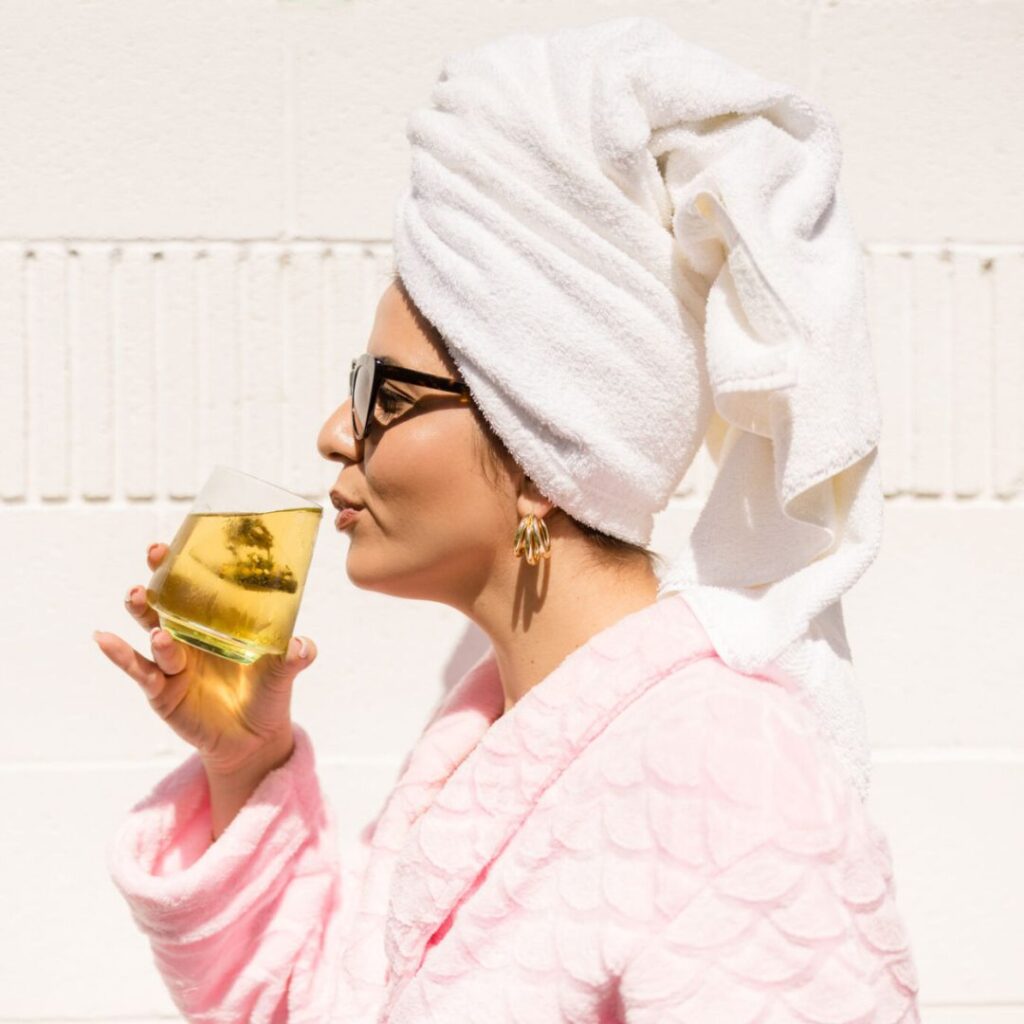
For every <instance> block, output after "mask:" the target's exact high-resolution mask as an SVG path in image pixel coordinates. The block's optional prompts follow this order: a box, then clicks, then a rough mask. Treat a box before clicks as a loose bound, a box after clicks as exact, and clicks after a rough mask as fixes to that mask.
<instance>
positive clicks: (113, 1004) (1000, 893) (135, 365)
mask: <svg viewBox="0 0 1024 1024" xmlns="http://www.w3.org/2000/svg"><path fill="white" fill-rule="evenodd" d="M624 13H646V14H654V15H657V16H660V17H663V18H664V19H666V20H667V21H669V22H670V23H671V24H673V25H674V26H675V27H676V29H677V30H678V31H679V32H680V33H681V34H683V35H685V36H688V37H689V38H691V39H692V40H693V41H695V42H698V43H701V44H703V45H707V46H710V47H712V48H715V49H718V50H720V51H722V52H723V53H725V54H727V55H729V56H731V57H733V58H734V59H737V60H739V61H741V62H743V63H747V64H749V65H751V66H752V67H754V68H756V69H758V70H760V71H762V72H763V73H765V74H768V75H769V76H773V77H778V78H781V79H783V80H786V81H789V82H790V83H791V84H793V85H795V86H796V87H797V88H800V89H802V90H804V91H806V92H807V93H808V94H810V95H812V96H815V97H817V98H818V99H820V100H821V101H822V102H824V103H825V104H826V105H827V106H828V107H829V108H830V109H831V110H832V112H833V113H834V114H835V115H836V117H837V119H838V121H839V123H840V128H841V131H842V133H843V140H844V152H845V159H844V164H843V172H842V187H843V190H844V192H845V195H846V198H847V202H848V204H849V207H850V211H851V214H852V216H853V218H854V221H855V224H856V226H857V228H858V231H859V233H860V236H861V237H862V239H863V242H864V247H865V250H866V254H867V258H868V272H869V282H868V283H869V293H870V299H871V316H872V328H873V338H874V343H875V350H876V359H877V368H878V374H879V381H880V385H881V389H882V395H883V401H884V412H883V417H884V437H883V442H882V445H881V456H882V475H883V480H884V484H885V487H886V492H887V495H888V506H887V514H886V536H885V540H884V544H883V549H882V552H881V554H880V556H879V558H878V560H877V562H876V563H875V565H874V566H873V567H872V568H871V569H870V570H869V572H868V573H867V574H866V575H865V577H864V578H863V579H862V581H861V582H860V584H859V585H858V586H857V587H856V588H855V589H854V591H853V592H852V593H851V594H850V596H849V597H848V599H847V601H846V602H845V607H846V615H847V623H848V632H849V635H850V640H851V643H852V645H853V649H854V652H855V656H856V659H857V665H858V669H859V672H860V675H861V679H862V682H863V688H864V694H865V699H866V702H867V706H868V715H869V722H870V725H871V737H872V742H873V746H874V769H873V776H874V782H873V789H872V794H871V796H870V806H871V811H872V813H873V815H874V817H875V818H876V820H877V821H878V822H879V823H880V824H881V825H882V827H883V828H884V829H885V831H886V833H887V835H888V837H889V839H890V843H891V846H892V850H893V857H894V864H895V870H896V882H897V893H898V901H899V903H900V905H901V907H902V909H903V912H904V915H905V917H906V920H907V924H908V929H909V931H910V933H911V937H912V940H913V943H914V949H915V955H916V959H917V962H918V967H919V970H920V975H921V995H922V1006H923V1015H924V1019H925V1020H926V1021H927V1022H928V1024H996V1022H998V1024H1009V1022H1010V1021H1024V929H1022V928H1021V925H1020V922H1021V920H1022V918H1024V885H1022V884H1021V881H1020V871H1021V862H1022V854H1024V818H1022V815H1021V813H1020V809H1021V807H1022V806H1024V739H1022V737H1024V728H1022V726H1024V685H1022V684H1024V662H1022V658H1024V656H1022V653H1021V652H1022V649H1024V648H1022V646H1021V645H1020V643H1019V635H1020V631H1021V620H1022V613H1024V601H1022V600H1021V598H1020V588H1021V585H1022V583H1024V503H1022V496H1021V492H1022V487H1024V345H1022V340H1024V339H1022V333H1024V332H1022V328H1024V300H1022V296H1024V201H1022V199H1024V196H1022V191H1024V184H1022V183H1024V175H1022V174H1021V166H1022V163H1024V89H1022V88H1021V85H1020V70H1021V62H1022V56H1024V45H1022V43H1024V4H1022V3H1021V2H982V0H941V2H940V0H919V2H915V0H900V2H890V3H885V2H882V0H875V2H869V0H803V2H795V0H719V2H717V3H713V2H710V0H708V2H683V0H675V2H662V3H653V2H651V3H623V2H619V3H614V2H607V0H590V2H589V3H588V2H583V0H577V2H569V0H562V2H557V0H547V2H543V0H541V2H538V0H533V2H530V0H520V2H511V0H445V2H433V3H430V2H414V0H404V2H395V0H392V2H384V0H320V2H314V0H280V2H271V0H219V2H217V0H122V2H116V0H91V2H82V0H4V2H3V3H2V4H0V55H2V61H0V126H2V130H3V144H2V146H0V183H2V188H0V355H2V362H0V366H2V369H0V439H2V444H0V494H2V497H3V504H2V506H0V516H2V523H0V536H2V537H3V541H4V559H3V562H4V565H5V566H6V568H7V572H6V574H5V580H6V586H5V588H4V589H3V592H2V593H0V617H2V621H3V622H4V623H5V626H6V629H5V637H4V641H5V642H4V647H5V649H6V651H7V652H8V653H7V656H6V659H7V660H6V664H5V665H4V671H3V673H2V687H3V689H2V697H3V703H2V705H0V708H2V712H3V713H2V714H0V800H2V806H4V807H6V808H8V816H7V822H6V826H5V828H4V829H3V830H2V833H0V863H2V864H3V865H4V868H5V870H4V871H3V875H2V881H0V922H2V924H0V1020H2V1021H12V1020H18V1021H28V1020H48V1021H72V1020H74V1021H84V1020H87V1019H91V1020H103V1021H113V1020H115V1019H116V1020H121V1021H136V1022H143V1021H145V1022H152V1021H156V1020H167V1019H172V1020H173V1019H175V1014H174V1011H173V1004H172V1003H171V1002H170V999H169V997H168V995H167V994H166V992H165V991H164V989H163V987H162V983H161V982H160V980H159V978H158V976H157V974H156V971H155V968H154V967H153V966H152V964H151V961H150V958H149V950H148V946H147V945H146V944H145V940H144V939H143V937H142V936H141V935H140V934H139V933H138V932H137V931H136V930H135V927H134V925H133V924H132V922H131V920H130V918H129V916H128V913H127V910H126V908H125V907H124V905H123V903H122V902H121V899H120V896H119V894H118V893H117V892H116V891H115V890H114V888H113V887H112V885H111V883H110V882H109V880H108V878H107V876H106V874H105V869H104V864H103V848H104V844H105V843H106V841H107V840H108V838H109V836H110V835H111V833H112V831H113V830H114V828H115V827H116V825H117V824H118V823H119V821H120V820H121V817H122V815H123V814H124V813H125V811H126V810H127V808H128V807H129V806H130V804H132V803H133V802H134V801H135V800H137V799H139V798H140V797H141V796H142V795H143V794H144V793H145V792H146V791H147V790H148V788H149V787H150V786H151V785H152V784H153V783H154V782H155V781H156V780H157V779H158V778H159V777H161V776H162V775H163V774H165V773H166V772H167V771H169V770H170V769H171V768H172V767H173V766H174V765H176V764H178V763H179V762H180V761H181V760H182V759H183V757H184V756H185V755H186V754H187V753H189V749H188V748H185V747H184V746H183V744H182V743H181V742H180V741H178V740H177V738H176V737H175V736H174V735H173V734H172V733H171V732H170V731H169V730H168V729H167V728H166V727H165V726H163V724H162V723H161V722H160V721H159V720H158V719H157V718H156V717H155V716H154V715H153V714H152V712H151V711H150V709H149V708H148V706H147V705H146V703H145V700H144V698H143V697H142V695H141V693H140V692H139V691H138V690H137V688H136V687H135V684H134V683H133V682H132V681H131V680H130V679H128V677H127V676H124V675H123V674H121V673H119V672H118V670H117V669H115V668H114V667H113V666H112V665H111V664H110V663H109V662H108V661H107V660H106V659H105V658H104V657H103V655H102V654H101V653H100V652H99V651H98V649H97V648H96V647H95V646H94V645H93V643H92V641H91V639H90V634H91V632H92V630H93V629H97V628H99V629H108V630H113V631H115V632H118V633H120V634H121V635H122V636H125V637H126V638H129V639H130V640H131V641H132V642H133V643H134V644H135V645H136V646H137V647H138V648H139V649H140V650H143V651H144V652H147V653H148V644H147V642H146V638H145V635H144V634H143V633H142V632H141V631H140V630H138V629H137V628H136V627H134V626H133V624H132V623H131V621H130V620H129V618H128V616H127V614H126V613H125V612H124V610H123V606H122V603H121V602H122V597H123V594H124V592H125V590H126V589H127V587H128V586H129V585H131V584H134V583H144V582H146V580H147V578H148V573H147V571H146V568H145V561H144V559H145V549H146V546H147V544H148V543H149V542H151V541H153V540H158V539H159V540H170V539H171V537H172V536H173V534H174V531H175V530H176V528H177V525H178V523H179V521H180V520H181V518H182V516H183V515H184V514H185V512H186V510H187V508H188V504H189V502H190V499H191V497H192V495H193V494H194V492H195V490H196V488H197V487H198V486H199V485H200V484H201V482H202V480H203V479H204V478H205V475H206V473H207V472H208V470H209V468H210V467H211V466H212V465H213V464H215V463H217V462H227V463H229V464H231V465H234V466H237V467H238V468H240V469H242V470H244V471H246V472H249V473H253V474H255V475H257V476H262V477H264V478H265V479H268V480H272V481H275V482H278V483H280V484H282V485H283V486H285V487H287V488H289V489H293V490H298V491H301V492H303V493H305V494H308V495H310V496H311V497H314V498H316V499H318V500H320V501H322V502H324V503H325V504H326V503H327V493H326V492H327V489H328V488H329V487H330V486H331V484H332V483H333V481H334V479H335V478H336V475H337V474H336V472H335V469H336V467H333V466H330V465H328V464H327V463H325V462H324V461H323V460H322V459H320V457H319V456H318V454H317V452H316V448H315V441H316V434H317V431H318V429H319V426H320V424H321V422H322V420H323V418H324V417H325V416H326V415H327V414H328V413H329V412H330V410H331V409H332V408H334V407H335V406H336V405H337V404H338V403H339V402H341V401H342V400H343V399H344V397H345V389H346V386H347V365H348V361H349V359H350V358H351V357H352V355H354V354H355V353H356V352H358V351H361V350H362V349H363V346H364V343H365V339H366V336H367V332H368V326H369V318H370V317H371V316H372V312H373V309H374V305H375V303H376V300H377V297H378V296H379V293H380V291H381V290H382V289H383V287H384V282H383V280H382V278H383V275H385V274H386V273H387V272H388V270H389V269H390V259H391V255H390V249H389V245H388V236H389V233H390V229H391V217H392V212H393V202H394V199H395V197H396V194H397V192H398V190H399V189H400V188H401V187H402V185H403V183H404V181H405V178H406V176H407V172H408V163H407V161H408V151H407V143H406V140H405V137H404V124H405V117H406V116H407V114H408V112H409V111H410V110H411V109H412V108H413V107H415V106H417V105H419V104H421V103H423V102H425V101H426V97H427V95H428V92H429V89H430V86H431V84H432V82H433V80H434V77H435V76H436V73H437V69H438V66H439V62H440V59H441V57H442V55H443V54H445V53H446V52H448V51H451V50H454V49H460V48H462V47H465V46H469V45H472V44H475V43H477V42H480V41H483V40H484V39H486V38H489V37H492V36H494V35H498V34H501V33H503V32H504V31H508V30H512V29H516V28H532V29H538V30H540V29H545V28H552V27H555V26H556V25H560V24H568V23H583V22H586V21H590V20H596V19H597V18H598V17H605V16H612V15H615V14H624ZM705 468H706V467H704V466H702V465H699V464H698V465H697V466H695V468H694V472H693V474H691V478H692V479H689V478H688V480H687V481H686V485H685V486H684V488H683V489H681V491H680V494H679V496H678V499H677V500H676V501H675V502H674V503H673V505H672V506H671V507H670V508H669V509H668V510H667V511H666V512H665V513H664V514H663V515H662V517H661V518H660V520H659V522H658V528H657V531H656V534H655V539H654V545H653V546H654V547H655V548H656V549H657V550H659V551H663V552H668V553H671V552H672V551H673V550H674V548H675V547H677V546H678V543H679V541H680V540H681V534H680V532H679V531H680V530H681V529H683V528H684V526H685V524H686V523H687V522H689V521H692V517H693V514H694V510H695V508H696V507H697V505H699V502H700V500H701V497H702V495H703V493H704V490H705V485H706V474H705V473H704V469H705ZM691 483H693V484H694V485H695V487H694V489H691V488H690V484H691ZM330 520H331V517H330V515H325V517H324V523H323V530H322V533H321V536H320V538H319V540H318V544H317V548H316V551H315V555H314V562H313V568H312V571H311V578H310V583H309V585H308V588H307V592H306V597H305V600H304V605H303V609H302V612H301V615H300V618H299V622H298V625H297V631H298V632H302V633H306V634H308V635H310V636H312V637H313V638H314V639H315V640H316V642H317V644H318V646H319V649H320V655H319V659H318V661H317V663H316V665H315V666H314V667H313V668H312V669H311V670H310V671H309V672H308V673H306V674H304V675H302V676H300V678H299V680H298V683H297V695H296V701H295V716H296V718H297V720H299V721H300V722H301V723H302V724H303V725H305V726H306V727H307V728H308V729H309V731H310V732H311V733H312V734H313V737H314V741H315V743H316V748H317V754H318V758H319V762H320V764H321V766H322V774H323V778H324V781H325V785H326V786H327V788H328V790H329V792H330V794H331V796H332V798H333V800H334V801H335V802H336V805H337V806H338V807H339V809H340V810H341V813H342V816H343V828H344V830H345V834H344V836H343V837H342V838H343V841H347V840H348V839H350V838H351V837H352V836H353V835H354V834H355V832H356V831H357V829H358V828H359V827H360V826H361V825H362V824H363V822H364V821H365V820H366V819H367V818H368V817H369V816H370V815H371V814H372V813H373V812H375V810H376V808H377V805H378V804H379V802H380V800H381V799H383V796H384V794H385V793H386V791H387V789H388V787H389V786H390V784H391V782H392V781H393V776H394V772H395V771H396V769H397V767H398V763H399V761H400V759H401V758H402V756H403V755H404V753H405V751H406V750H407V748H408V746H409V744H410V743H411V742H412V741H413V740H414V739H415V737H416V735H417V733H418V731H419V728H420V727H421V725H422V723H423V720H424V716H425V715H426V713H427V711H428V710H429V708H430V707H431V706H432V705H433V703H434V702H435V700H436V698H437V696H438V693H439V688H440V687H441V686H443V685H445V684H448V683H451V682H452V681H454V680H455V679H456V678H458V676H459V675H460V674H461V673H462V671H463V670H464V669H465V667H466V666H467V665H468V664H469V663H470V662H471V661H472V660H474V659H475V658H476V656H477V655H478V654H479V653H480V652H481V650H482V644H483V638H482V637H481V636H480V634H479V633H477V632H476V631H475V630H467V629H466V628H465V626H464V622H463V620H462V619H461V618H460V617H459V616H458V615H457V614H456V613H454V612H452V611H451V610H449V609H447V608H445V607H442V606H439V605H430V604H417V603H410V602H400V601H394V600H392V599H389V598H386V597H382V596H380V595H373V594H369V593H366V592H362V591H358V590H356V589H354V588H353V587H352V586H351V584H349V583H348V580H347V577H346V575H345V570H344V561H345V551H346V547H347V544H348V541H347V539H346V538H345V537H344V536H339V535H338V534H336V533H335V532H334V530H333V526H332V524H331V521H330ZM367 633H370V634H372V635H374V636H376V637H377V638H378V641H383V642H377V643H376V644H375V645H374V651H373V655H374V656H373V657H371V656H370V654H369V653H368V652H366V651H365V650H364V649H363V647H362V644H361V642H360V641H361V638H362V637H364V636H365V635H366V634H367Z"/></svg>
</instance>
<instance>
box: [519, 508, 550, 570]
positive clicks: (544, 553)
mask: <svg viewBox="0 0 1024 1024" xmlns="http://www.w3.org/2000/svg"><path fill="white" fill-rule="evenodd" d="M512 550H513V552H514V553H515V556H516V558H518V557H519V556H520V555H522V554H523V552H524V551H525V552H526V560H527V562H529V563H530V565H536V564H537V562H539V561H540V559H542V558H550V557H551V537H550V535H549V534H548V528H547V524H546V523H545V522H544V520H543V519H542V518H541V517H540V516H535V515H534V514H533V513H532V512H527V513H526V515H525V516H523V518H522V519H520V520H519V527H518V529H517V530H516V539H515V543H514V544H513V545H512Z"/></svg>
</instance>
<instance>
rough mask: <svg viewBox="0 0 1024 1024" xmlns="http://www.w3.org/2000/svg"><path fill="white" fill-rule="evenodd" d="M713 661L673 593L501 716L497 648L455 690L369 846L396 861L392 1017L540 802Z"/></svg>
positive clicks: (582, 650) (387, 938) (390, 932)
mask: <svg viewBox="0 0 1024 1024" xmlns="http://www.w3.org/2000/svg"><path fill="white" fill-rule="evenodd" d="M714 653H715V651H714V647H713V646H712V644H711V641H710V640H709V638H708V635H707V633H706V632H705V630H704V629H703V627H702V626H701V625H700V623H699V622H698V620H697V618H696V616H695V615H694V613H693V612H692V611H691V609H690V607H689V605H688V604H687V603H686V601H685V599H684V598H683V596H682V595H681V594H679V593H670V594H666V595H663V596H662V597H660V598H659V599H658V600H656V601H655V602H653V603H652V604H650V605H647V606H646V607H644V608H641V609H640V610H639V611H636V612H632V613H630V614H629V615H626V616H625V617H623V618H622V619H619V620H618V621H616V622H615V623H613V624H612V625H610V626H608V627H606V628H605V629H603V630H601V631H600V632H598V633H596V634H594V635H593V636H592V637H590V639H589V640H587V641H586V642H585V643H584V644H583V645H582V646H580V647H578V648H576V649H575V650H574V651H572V652H570V653H569V655H567V656H566V657H565V658H564V659H563V660H562V662H561V663H560V664H559V665H558V666H557V667H556V668H555V669H554V670H553V671H552V672H551V673H549V674H548V675H547V676H546V677H545V678H544V679H542V680H541V681H540V682H539V683H537V684H536V685H535V686H533V687H531V689H529V690H528V691H527V692H526V693H525V694H524V695H523V696H522V697H521V698H520V699H519V700H518V701H517V702H516V703H515V704H514V705H513V706H512V707H511V708H510V709H509V710H508V711H507V712H506V713H505V714H501V710H502V708H503V707H504V703H505V698H504V692H503V690H502V686H501V677H500V675H499V672H498V668H497V663H496V660H495V654H494V648H493V646H492V647H490V648H489V649H488V651H487V653H486V654H485V655H484V656H483V657H482V658H481V659H480V661H478V662H477V663H476V665H474V666H473V668H471V669H470V670H469V672H468V673H467V674H466V675H465V676H464V677H463V679H462V680H461V681H460V683H458V684H456V689H455V690H453V691H452V693H451V694H450V701H448V702H447V703H445V704H444V705H443V707H444V710H445V713H444V714H438V715H436V716H435V718H434V719H433V720H432V721H431V723H430V724H429V725H428V726H427V728H426V729H425V731H424V733H423V736H422V738H421V741H420V742H419V743H418V744H417V746H416V749H415V750H414V752H413V755H412V756H411V757H410V760H409V761H408V763H407V765H406V768H405V769H404V772H403V774H402V776H401V778H400V780H399V782H398V785H397V787H396V791H395V794H394V796H393V797H392V801H391V803H390V804H389V807H388V812H387V814H386V815H385V817H384V818H383V819H382V821H381V829H379V830H378V831H379V832H380V833H381V834H379V835H376V836H375V840H374V844H375V845H378V844H383V845H387V846H389V847H390V848H391V849H393V850H395V851H396V855H397V859H396V860H395V863H394V871H393V875H392V877H391V883H390V890H389V902H388V909H387V916H386V925H385V933H384V942H385V947H386V953H387V959H388V962H389V963H390V964H391V965H392V968H393V972H394V973H393V974H392V977H391V978H390V982H391V986H390V998H389V1000H388V1004H387V1010H388V1011H390V1008H391V1007H392V1006H393V1005H394V1003H395V1002H396V1001H397V999H398V998H399V996H400V995H401V992H402V990H403V989H404V987H405V985H406V984H408V982H409V981H410V980H411V979H412V977H413V976H414V975H415V973H416V971H417V970H418V969H419V966H420V964H421V963H422V961H423V956H424V954H425V951H426V949H427V947H428V946H429V945H430V944H431V943H432V940H433V941H435V942H436V941H437V939H438V938H440V936H441V935H443V934H444V932H445V931H446V930H447V928H448V926H449V925H450V920H449V917H450V915H451V914H452V912H453V910H454V909H455V908H456V906H457V905H458V904H459V902H460V901H461V900H462V898H463V897H464V896H465V895H466V894H467V893H468V892H469V891H470V890H471V889H472V888H473V887H474V886H475V885H476V884H478V880H479V876H480V875H481V873H482V872H484V871H485V870H486V869H487V867H488V865H489V864H490V863H491V862H492V861H493V860H494V858H495V856H496V855H497V854H498V853H499V851H500V850H501V849H502V847H503V846H504V845H505V844H506V843H507V842H508V841H509V839H510V838H511V837H512V835H513V834H514V833H515V832H516V831H517V830H518V829H519V828H520V826H521V825H522V824H523V821H524V820H525V818H526V817H527V816H528V815H529V813H530V811H531V810H532V809H533V807H534V806H535V805H536V803H537V801H538V799H539V798H540V796H541V794H543V793H544V791H545V790H547V789H548V787H549V786H551V785H552V784H553V783H554V782H555V780H556V779H557V778H558V776H559V775H561V774H562V772H564V771H565V770H566V768H567V767H568V766H569V764H570V763H571V762H572V761H573V759H574V758H576V757H577V755H578V754H579V753H580V752H581V751H582V750H584V749H585V748H586V746H587V745H588V744H589V743H590V742H591V741H592V740H593V739H594V738H595V737H597V736H598V735H599V734H600V733H601V732H602V731H603V730H604V729H605V727H606V726H607V725H608V724H609V722H610V721H612V719H614V718H615V716H616V715H618V714H619V713H620V712H622V711H623V710H624V709H625V708H626V707H627V706H628V705H629V704H631V703H632V702H633V701H634V700H636V699H637V698H639V697H640V696H641V695H642V694H643V693H645V692H646V691H647V690H648V689H650V688H651V687H652V686H654V685H656V684H657V683H658V682H659V681H660V680H662V679H664V678H665V677H666V676H668V675H670V674H672V673H673V672H675V671H677V670H678V669H680V668H682V667H683V666H685V665H686V664H688V663H689V662H692V661H695V660H699V659H701V658H706V657H711V656H713V655H714ZM386 1017H387V1013H385V1019H386Z"/></svg>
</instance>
